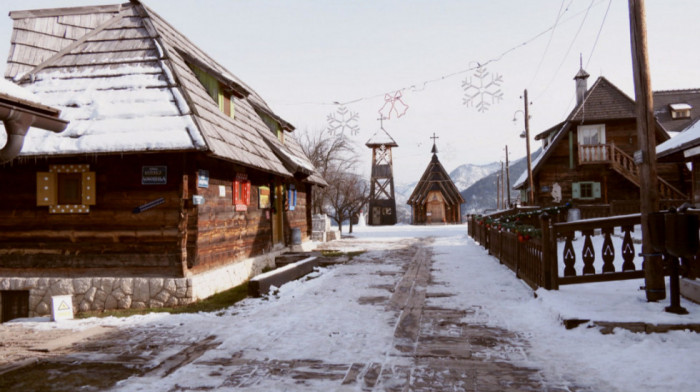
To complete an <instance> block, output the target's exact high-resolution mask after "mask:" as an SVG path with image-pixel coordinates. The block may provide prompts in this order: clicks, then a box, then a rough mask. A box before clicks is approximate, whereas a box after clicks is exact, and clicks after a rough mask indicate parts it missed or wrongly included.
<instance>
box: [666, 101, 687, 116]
mask: <svg viewBox="0 0 700 392" xmlns="http://www.w3.org/2000/svg"><path fill="white" fill-rule="evenodd" d="M668 107H669V109H671V118H672V119H674V120H677V119H678V120H679V119H684V118H690V109H692V108H693V107H692V106H690V105H688V104H687V103H672V104H670V105H668Z"/></svg>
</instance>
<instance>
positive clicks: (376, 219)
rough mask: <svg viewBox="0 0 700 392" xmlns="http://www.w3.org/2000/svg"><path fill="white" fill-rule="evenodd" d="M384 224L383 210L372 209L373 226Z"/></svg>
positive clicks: (379, 208)
mask: <svg viewBox="0 0 700 392" xmlns="http://www.w3.org/2000/svg"><path fill="white" fill-rule="evenodd" d="M381 223H382V208H381V207H372V223H371V224H373V225H378V224H381Z"/></svg>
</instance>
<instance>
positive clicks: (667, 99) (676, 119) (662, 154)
mask: <svg viewBox="0 0 700 392" xmlns="http://www.w3.org/2000/svg"><path fill="white" fill-rule="evenodd" d="M657 96H658V97H659V99H658V100H657ZM654 100H655V101H654V102H655V104H654V106H656V102H658V103H659V105H660V106H661V107H660V108H659V110H657V111H656V113H660V114H657V118H659V117H660V118H661V119H662V120H661V121H662V124H663V125H664V127H665V128H667V129H673V130H679V131H680V133H679V134H678V135H676V136H675V137H673V138H672V139H670V140H667V141H665V142H663V143H661V144H659V145H658V146H656V158H657V159H658V160H659V162H684V163H689V164H690V165H691V172H692V195H691V198H690V200H691V203H692V205H693V207H694V208H695V209H699V208H700V89H689V90H672V91H662V92H658V93H655V94H654ZM695 213H697V211H696V212H695ZM680 293H681V294H682V295H683V296H684V297H686V298H688V299H690V300H692V301H694V302H696V303H700V255H695V260H693V261H691V262H690V263H688V269H687V270H686V272H685V276H684V277H682V278H681V279H680Z"/></svg>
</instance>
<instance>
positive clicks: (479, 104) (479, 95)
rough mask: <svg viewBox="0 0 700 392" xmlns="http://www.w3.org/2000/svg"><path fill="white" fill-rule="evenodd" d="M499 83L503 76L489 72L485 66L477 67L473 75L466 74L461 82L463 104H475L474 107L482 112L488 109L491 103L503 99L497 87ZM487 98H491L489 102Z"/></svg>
mask: <svg viewBox="0 0 700 392" xmlns="http://www.w3.org/2000/svg"><path fill="white" fill-rule="evenodd" d="M489 75H490V76H491V78H490V80H489ZM501 83H503V76H501V75H499V74H491V73H489V72H488V71H487V70H486V67H482V66H479V67H477V68H476V71H474V75H473V76H468V77H467V78H466V79H464V81H463V82H462V88H463V89H464V104H465V105H467V106H474V104H476V109H477V110H478V111H479V112H482V113H483V112H485V111H487V110H489V106H491V104H493V103H496V102H499V101H500V100H501V99H503V92H501V89H500V88H499V87H500V86H501ZM488 98H491V99H490V101H491V102H488V101H487V100H488Z"/></svg>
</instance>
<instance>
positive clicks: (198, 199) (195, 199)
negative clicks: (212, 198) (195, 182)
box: [192, 195, 204, 206]
mask: <svg viewBox="0 0 700 392" xmlns="http://www.w3.org/2000/svg"><path fill="white" fill-rule="evenodd" d="M192 204H194V205H196V206H199V205H202V204H204V196H202V195H194V196H192Z"/></svg>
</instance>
